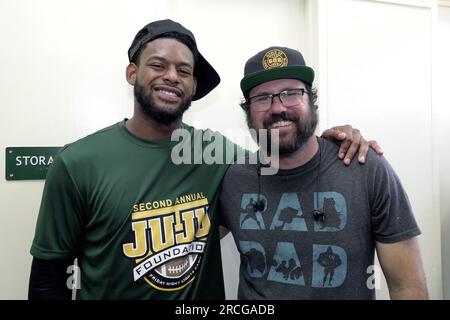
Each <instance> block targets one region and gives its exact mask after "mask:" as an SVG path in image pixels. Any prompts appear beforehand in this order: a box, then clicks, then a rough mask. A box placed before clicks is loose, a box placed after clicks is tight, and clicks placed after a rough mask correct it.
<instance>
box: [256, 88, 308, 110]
mask: <svg viewBox="0 0 450 320" xmlns="http://www.w3.org/2000/svg"><path fill="white" fill-rule="evenodd" d="M305 93H309V91H307V90H306V88H293V89H283V90H282V91H280V92H278V93H270V94H266V93H265V94H258V95H256V96H252V97H248V99H247V103H248V105H249V106H251V104H252V100H254V99H255V98H259V97H264V98H265V99H269V98H270V103H268V104H267V108H265V109H261V110H259V111H265V110H269V109H270V107H271V106H272V103H273V98H275V97H278V98H279V99H280V101H281V103H282V104H283V106H285V107H287V108H290V107H293V106H295V104H292V105H290V104H289V105H286V104H285V102H284V101H283V100H284V98H283V96H285V97H286V96H289V95H293V94H300V96H301V97H303V96H304V95H305ZM253 103H254V101H253Z"/></svg>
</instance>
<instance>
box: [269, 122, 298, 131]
mask: <svg viewBox="0 0 450 320" xmlns="http://www.w3.org/2000/svg"><path fill="white" fill-rule="evenodd" d="M293 123H294V122H292V121H289V120H281V121H277V122H274V123H272V124H271V125H270V126H269V127H270V128H272V129H278V128H284V127H289V126H290V125H292V124H293Z"/></svg>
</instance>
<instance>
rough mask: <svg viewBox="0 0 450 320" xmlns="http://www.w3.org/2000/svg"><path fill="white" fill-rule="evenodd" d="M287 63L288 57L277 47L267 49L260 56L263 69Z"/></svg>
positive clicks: (283, 65)
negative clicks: (262, 55) (261, 56)
mask: <svg viewBox="0 0 450 320" xmlns="http://www.w3.org/2000/svg"><path fill="white" fill-rule="evenodd" d="M287 65H288V58H287V56H286V54H285V53H284V52H283V51H281V50H279V49H274V50H270V51H267V52H266V54H265V55H264V57H263V58H262V66H263V68H264V69H265V70H267V69H273V68H281V67H286V66H287Z"/></svg>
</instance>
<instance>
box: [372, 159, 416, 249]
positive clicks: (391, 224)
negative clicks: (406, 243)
mask: <svg viewBox="0 0 450 320" xmlns="http://www.w3.org/2000/svg"><path fill="white" fill-rule="evenodd" d="M373 159H374V162H375V165H374V166H373V171H372V172H371V173H370V175H369V177H368V182H369V192H370V197H369V199H370V209H371V225H372V232H373V234H374V237H375V240H376V241H378V242H383V243H394V242H399V241H403V240H406V239H409V238H412V237H415V236H417V235H419V234H420V233H421V232H420V229H419V227H418V225H417V223H416V220H415V218H414V214H413V211H412V208H411V204H410V202H409V199H408V195H407V194H406V192H405V189H404V188H403V186H402V184H401V182H400V179H399V178H398V176H397V174H396V173H395V172H394V170H393V169H392V167H391V165H390V164H389V163H388V161H387V160H386V159H385V158H384V157H382V156H375V157H373Z"/></svg>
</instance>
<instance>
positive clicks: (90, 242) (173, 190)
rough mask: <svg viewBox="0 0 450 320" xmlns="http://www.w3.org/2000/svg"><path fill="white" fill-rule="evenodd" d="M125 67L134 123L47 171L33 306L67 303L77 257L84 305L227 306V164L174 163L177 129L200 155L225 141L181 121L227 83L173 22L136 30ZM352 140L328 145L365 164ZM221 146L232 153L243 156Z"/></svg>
mask: <svg viewBox="0 0 450 320" xmlns="http://www.w3.org/2000/svg"><path fill="white" fill-rule="evenodd" d="M128 57H129V60H130V64H129V65H128V67H127V70H126V77H127V81H128V83H129V84H130V85H132V86H133V87H134V97H135V99H134V114H133V117H132V118H131V119H129V120H128V119H125V120H123V121H121V122H119V123H117V124H114V125H112V126H110V127H108V128H105V129H102V130H100V131H98V132H96V133H93V134H91V135H89V136H87V137H85V138H83V139H80V140H78V141H76V142H74V143H71V144H68V145H66V146H65V147H64V148H62V150H61V151H60V152H59V153H58V155H57V156H56V157H55V160H54V162H53V164H52V166H51V168H50V170H49V172H48V175H47V179H46V184H45V187H44V193H43V198H42V203H41V207H40V211H39V217H38V222H37V226H36V233H35V238H34V241H33V244H32V247H31V254H32V255H33V257H34V258H33V263H32V269H31V276H30V287H29V298H30V299H70V297H71V291H70V289H69V288H68V286H67V285H66V280H67V279H66V277H67V273H66V272H67V268H68V267H69V266H70V265H72V264H73V261H74V259H75V258H77V260H78V265H79V269H80V277H81V285H80V289H79V290H78V292H77V298H78V299H223V298H224V289H223V279H222V265H221V255H220V239H219V233H218V229H217V227H218V224H217V223H216V206H217V199H218V189H219V186H220V184H221V181H222V178H223V176H224V174H225V171H226V170H227V168H228V164H227V163H226V161H222V162H221V163H216V164H192V162H191V164H188V163H184V164H182V165H179V164H175V163H174V162H173V161H172V158H171V154H172V150H173V147H175V146H176V145H177V141H173V140H172V139H171V136H172V134H173V133H174V132H175V130H176V129H180V128H181V129H185V131H184V132H187V133H188V139H184V140H183V141H182V144H187V149H189V151H192V154H195V150H194V149H195V148H194V144H195V142H196V141H201V143H202V147H205V146H206V145H207V144H208V141H210V140H211V139H209V138H210V137H212V136H219V135H218V134H217V133H214V132H212V131H210V130H204V131H203V130H197V129H195V128H193V127H191V126H189V125H186V124H184V123H183V122H182V115H183V113H184V112H185V111H186V110H187V109H188V108H189V106H190V104H191V101H192V100H194V101H195V100H199V99H201V98H202V97H204V96H205V95H207V94H208V93H209V92H210V91H211V90H213V89H214V88H215V87H216V86H217V85H218V84H219V82H220V78H219V75H218V74H217V72H216V71H215V70H214V69H213V67H212V66H211V65H210V64H209V63H208V62H207V61H206V59H205V58H204V57H203V56H202V55H201V54H200V52H199V51H198V49H197V45H196V42H195V38H194V35H193V34H192V33H191V32H190V31H189V30H187V29H186V28H184V27H183V26H182V25H180V24H178V23H176V22H173V21H171V20H162V21H155V22H152V23H150V24H148V25H147V26H145V27H144V28H143V29H142V30H140V31H139V32H138V33H137V35H136V37H135V39H134V41H133V43H132V45H131V47H130V49H129V51H128ZM346 129H347V131H346V138H345V137H344V136H343V135H342V132H340V131H339V130H333V129H331V130H329V131H328V133H327V134H328V136H329V137H330V138H335V139H340V140H342V139H345V141H344V142H343V143H342V145H341V150H340V153H341V152H343V153H346V152H347V156H348V158H350V159H351V158H352V157H353V155H354V154H356V152H357V149H358V147H359V146H361V147H360V149H359V155H360V156H363V155H365V153H366V152H367V149H368V146H369V143H368V142H366V141H365V140H364V139H362V137H361V136H360V135H359V132H358V131H357V130H356V131H355V130H353V131H352V128H351V127H349V126H347V127H346ZM352 135H354V137H353V139H352ZM205 136H206V137H205ZM220 137H222V136H220ZM222 138H223V137H222ZM205 141H206V142H205ZM222 141H223V148H224V150H230V148H231V149H234V148H235V145H234V144H232V143H231V142H230V141H229V140H227V139H225V138H224V139H222ZM374 146H375V147H377V145H376V143H374ZM184 150H186V149H184ZM347 156H346V160H345V161H346V162H348V161H349V159H347Z"/></svg>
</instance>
